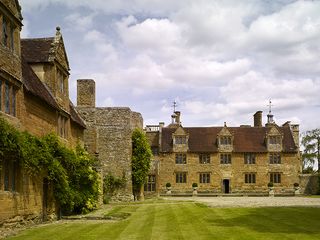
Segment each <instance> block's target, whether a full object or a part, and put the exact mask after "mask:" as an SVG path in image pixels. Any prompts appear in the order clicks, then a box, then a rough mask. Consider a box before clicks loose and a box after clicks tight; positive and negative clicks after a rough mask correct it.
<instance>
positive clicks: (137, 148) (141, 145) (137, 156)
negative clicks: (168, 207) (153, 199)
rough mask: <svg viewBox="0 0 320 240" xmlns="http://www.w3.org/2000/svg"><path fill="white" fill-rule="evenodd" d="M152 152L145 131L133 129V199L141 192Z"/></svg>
mask: <svg viewBox="0 0 320 240" xmlns="http://www.w3.org/2000/svg"><path fill="white" fill-rule="evenodd" d="M151 157H152V152H151V148H150V145H149V143H148V140H147V137H146V135H145V133H144V132H143V131H142V130H140V129H135V130H134V131H133V133H132V186H133V193H134V196H135V199H137V197H138V196H140V194H141V188H142V186H143V185H144V183H145V182H146V179H147V176H148V172H149V169H150V163H151Z"/></svg>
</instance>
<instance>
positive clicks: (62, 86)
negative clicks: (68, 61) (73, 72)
mask: <svg viewBox="0 0 320 240" xmlns="http://www.w3.org/2000/svg"><path fill="white" fill-rule="evenodd" d="M64 79H65V75H64V74H63V72H62V71H61V70H59V69H58V70H57V82H58V87H59V91H60V93H64V92H65V90H66V89H65V84H64Z"/></svg>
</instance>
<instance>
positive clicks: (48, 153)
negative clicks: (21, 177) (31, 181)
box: [0, 118, 100, 214]
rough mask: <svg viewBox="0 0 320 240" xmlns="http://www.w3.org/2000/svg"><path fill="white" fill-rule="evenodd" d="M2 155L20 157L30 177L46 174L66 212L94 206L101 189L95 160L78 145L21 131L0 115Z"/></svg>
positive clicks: (54, 137) (50, 136)
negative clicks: (68, 145)
mask: <svg viewBox="0 0 320 240" xmlns="http://www.w3.org/2000/svg"><path fill="white" fill-rule="evenodd" d="M0 156H11V157H14V158H16V159H19V164H20V165H21V167H22V168H23V169H24V171H26V172H27V173H28V174H29V175H30V176H32V177H34V178H37V177H40V176H41V177H47V178H48V180H49V181H50V183H51V184H52V186H53V194H54V197H55V200H56V202H57V203H58V205H59V206H60V208H61V210H62V211H63V213H65V214H71V213H83V212H87V211H90V210H92V209H94V208H95V206H96V204H97V201H98V197H99V193H100V189H99V186H100V184H99V177H98V174H97V172H96V171H95V170H94V165H95V161H96V160H95V159H93V158H92V157H90V156H89V154H88V153H87V152H86V151H85V150H84V149H83V148H82V147H81V146H80V145H78V146H77V147H76V149H75V150H73V149H69V148H67V147H65V146H64V145H63V144H61V142H60V141H59V139H58V137H57V136H56V135H55V134H48V135H46V136H44V137H42V138H39V137H35V136H33V135H31V134H29V133H28V132H20V131H18V130H17V129H15V128H14V127H12V126H11V125H10V124H8V123H7V122H6V121H5V120H4V119H2V118H0Z"/></svg>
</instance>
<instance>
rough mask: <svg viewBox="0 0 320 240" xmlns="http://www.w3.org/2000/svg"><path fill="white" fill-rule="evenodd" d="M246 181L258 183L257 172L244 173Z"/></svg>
mask: <svg viewBox="0 0 320 240" xmlns="http://www.w3.org/2000/svg"><path fill="white" fill-rule="evenodd" d="M244 183H247V184H255V183H256V173H255V172H251V173H245V174H244Z"/></svg>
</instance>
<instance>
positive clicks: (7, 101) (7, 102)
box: [4, 82, 10, 113]
mask: <svg viewBox="0 0 320 240" xmlns="http://www.w3.org/2000/svg"><path fill="white" fill-rule="evenodd" d="M4 94H5V97H4V98H5V111H6V113H10V87H9V83H8V82H6V84H5V93H4Z"/></svg>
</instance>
